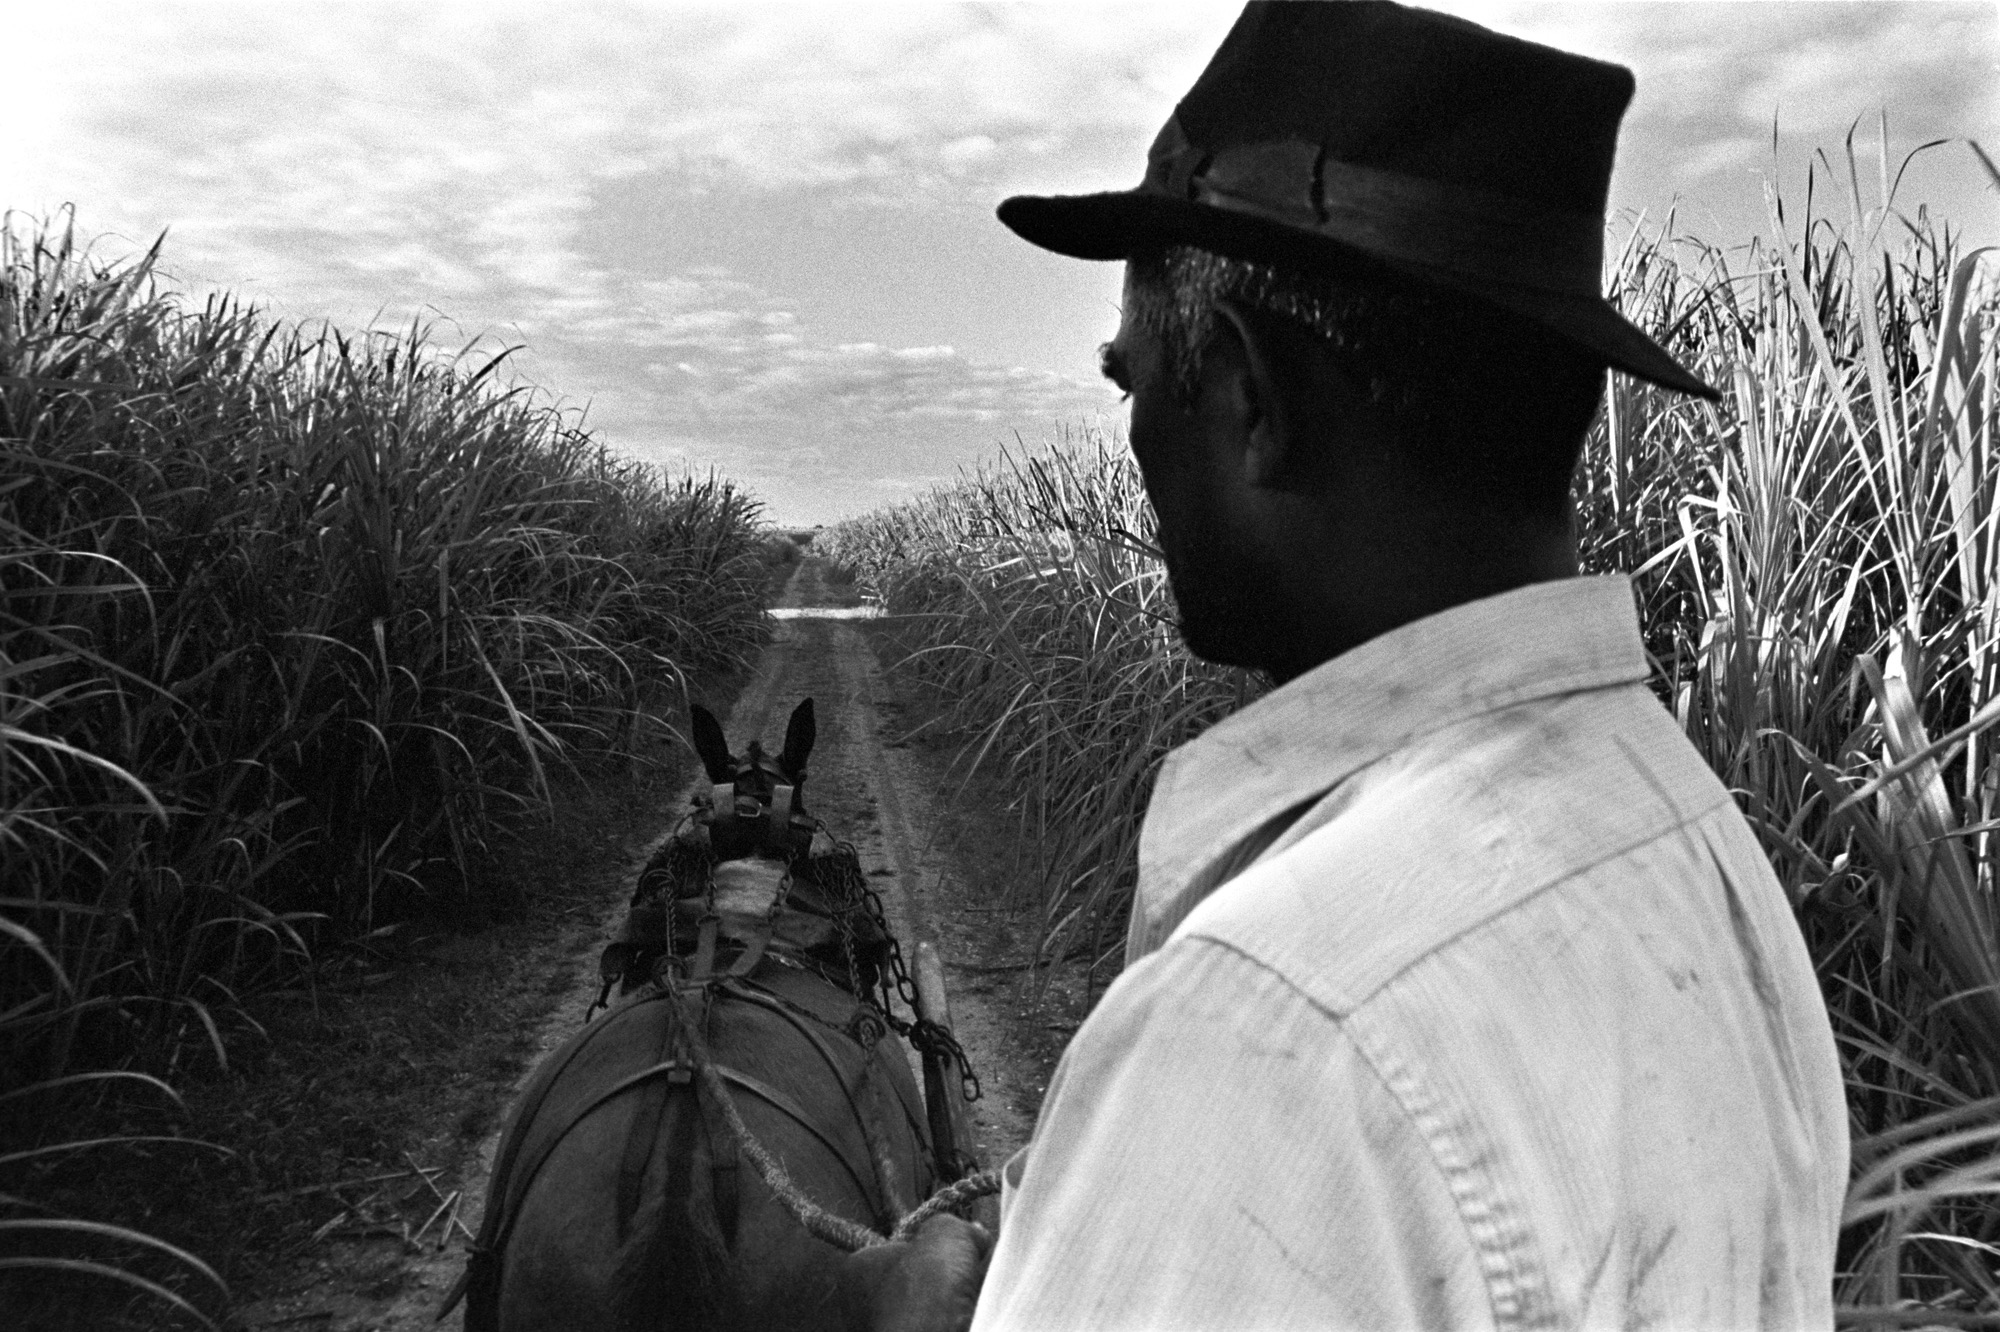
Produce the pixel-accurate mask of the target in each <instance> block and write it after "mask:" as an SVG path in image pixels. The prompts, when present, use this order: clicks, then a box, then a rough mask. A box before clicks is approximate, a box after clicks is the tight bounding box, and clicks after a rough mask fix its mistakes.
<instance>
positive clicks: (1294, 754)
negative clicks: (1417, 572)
mask: <svg viewBox="0 0 2000 1332" xmlns="http://www.w3.org/2000/svg"><path fill="white" fill-rule="evenodd" d="M1649 674H1650V667H1649V666H1648V663H1647V660H1646V653H1645V647H1644V645H1643V643H1642V642H1641V640H1640V638H1639V630H1638V622H1637V616H1636V614H1635V612H1634V608H1633V602H1632V585H1631V580H1630V579H1628V578H1625V577H1623V576H1622V575H1621V576H1612V577H1589V578H1565V579H1560V580H1557V581H1555V582H1547V583H1531V584H1529V585H1527V586H1525V587H1520V588H1516V589H1514V590H1513V591H1510V592H1503V593H1501V594H1500V595H1498V596H1494V597H1486V598H1483V599H1481V600H1479V601H1472V602H1467V603H1465V604H1464V605H1460V606H1454V607H1452V608H1451V609H1449V610H1446V611H1441V612H1439V613H1438V614H1436V615H1430V616H1426V617H1425V618H1423V619H1421V620H1416V621H1413V622H1411V623H1409V624H1406V625H1403V626H1402V627H1401V628H1398V629H1393V630H1391V631H1390V632H1388V633H1386V634H1383V635H1381V636H1379V637H1377V638H1372V639H1370V640H1369V641H1367V642H1366V643H1363V644H1361V646H1359V647H1357V648H1353V649H1351V650H1350V651H1347V652H1344V653H1342V654H1341V655H1340V656H1338V657H1335V658H1334V659H1333V660H1331V661H1328V662H1326V663H1324V664H1322V665H1320V666H1318V667H1315V668H1314V669H1313V670H1311V671H1308V672H1307V673H1306V674H1304V675H1302V676H1299V677H1298V678H1297V679H1295V680H1292V681H1291V682H1289V683H1288V684H1286V685H1284V686H1283V687H1281V688H1279V689H1276V690H1274V691H1272V692H1271V693H1270V694H1267V695H1265V696H1264V697H1263V698H1261V699H1259V700H1258V701H1257V702H1255V703H1253V704H1251V705H1250V706H1249V707H1247V708H1245V709H1243V710H1242V711H1241V712H1238V713H1235V714H1233V715H1232V716H1229V717H1227V718H1225V719H1223V720H1222V721H1220V722H1217V723H1216V724H1215V725H1214V726H1212V727H1210V728H1209V729H1208V730H1207V731H1205V732H1203V733H1202V734H1201V735H1200V736H1198V737H1196V738H1195V739H1194V740H1191V741H1189V742H1188V743H1187V744H1185V745H1182V746H1181V747H1180V748H1179V749H1176V750H1175V751H1174V752H1173V753H1171V754H1169V755H1168V756H1167V760H1166V763H1165V764H1164V765H1163V766H1162V767H1161V769H1160V776H1159V780H1158V781H1157V782H1156V783H1155V785H1154V787H1153V797H1152V801H1151V803H1150V804H1149V805H1148V806H1147V810H1146V822H1145V826H1144V827H1143V828H1142V829H1141V831H1140V836H1139V900H1138V901H1137V902H1136V903H1135V904H1134V907H1133V911H1134V916H1135V920H1134V929H1135V938H1137V937H1138V936H1139V932H1140V930H1141V928H1142V923H1143V928H1144V933H1145V934H1146V935H1147V936H1150V938H1151V939H1152V940H1153V941H1157V940H1159V939H1162V938H1164V937H1165V934H1166V932H1167V931H1169V930H1171V929H1172V928H1173V925H1174V923H1175V922H1177V921H1178V920H1179V918H1180V917H1181V916H1184V915H1186V913H1187V912H1188V911H1189V910H1191V909H1192V908H1193V907H1194V905H1195V904H1196V902H1198V901H1199V900H1200V898H1201V896H1205V895H1206V890H1208V889H1212V888H1213V887H1214V886H1215V885H1214V884H1213V883H1205V882H1204V880H1205V879H1207V878H1208V877H1210V876H1211V875H1212V874H1213V871H1214V868H1215V867H1216V866H1217V865H1218V864H1221V863H1225V862H1226V861H1227V859H1228V857H1229V854H1230V852H1231V850H1232V849H1233V848H1234V847H1235V846H1236V845H1237V844H1238V843H1239V842H1241V841H1242V840H1243V839H1244V838H1246V837H1248V836H1250V835H1251V834H1252V833H1254V832H1256V831H1257V829H1258V828H1259V827H1260V826H1262V825H1263V824H1265V823H1267V822H1268V821H1270V820H1271V819H1273V818H1275V817H1276V816H1277V815H1279V814H1282V813H1284V812H1285V811H1286V810H1289V809H1292V808H1294V807H1296V806H1298V805H1300V804H1303V803H1304V802H1306V801H1309V800H1313V799H1315V798H1317V797H1318V796H1320V795H1323V794H1325V793H1326V792H1327V791H1329V790H1331V789H1332V788H1333V787H1335V786H1337V785H1338V784H1339V783H1340V782H1341V781H1343V780H1344V779H1346V778H1347V777H1348V776H1350V775H1351V774H1353V773H1355V772H1358V771H1360V770H1361V769H1362V768H1365V767H1367V766H1368V765H1369V764H1371V763H1374V762H1375V761H1376V760H1377V759H1380V758H1382V757H1384V756H1385V755H1387V754H1390V753H1393V752H1395V751H1396V750H1397V749H1400V748H1402V747H1403V746H1404V745H1407V744H1409V743H1410V742H1411V741H1413V740H1415V739H1417V738H1418V737H1420V736H1423V735H1427V734H1429V733H1430V732H1433V731H1437V730H1441V729H1443V728H1445V727H1447V726H1451V725H1454V724H1456V723H1458V722H1462V721H1466V720H1468V719H1470V718H1473V717H1476V716H1479V715H1480V714H1482V713H1486V712H1492V711H1494V710H1496V709H1499V708H1504V707H1509V706H1511V705H1514V704H1517V703H1524V702H1527V701H1529V700H1531V699H1537V698H1545V697H1549V696H1552V695H1556V694H1567V693H1574V692H1577V691H1579V690H1585V689H1603V688H1609V687H1612V686H1616V685H1623V684H1631V683H1634V682H1636V681H1641V680H1644V679H1646V678H1647V676H1648V675H1649ZM1191 889H1193V890H1198V891H1190V890H1191Z"/></svg>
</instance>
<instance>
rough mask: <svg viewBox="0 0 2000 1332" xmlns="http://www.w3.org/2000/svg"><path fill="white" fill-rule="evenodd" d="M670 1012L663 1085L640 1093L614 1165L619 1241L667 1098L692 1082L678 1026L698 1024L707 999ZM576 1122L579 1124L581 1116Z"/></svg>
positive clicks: (643, 1178)
mask: <svg viewBox="0 0 2000 1332" xmlns="http://www.w3.org/2000/svg"><path fill="white" fill-rule="evenodd" d="M671 1011H672V1014H673V1016H672V1017H671V1018H670V1019H669V1020H668V1022H667V1024H666V1030H665V1031H664V1032H663V1033H661V1040H660V1054H661V1055H662V1056H664V1057H665V1066H666V1069H667V1076H666V1078H665V1080H664V1081H654V1082H650V1083H648V1084H647V1085H646V1087H645V1089H644V1090H643V1091H641V1092H640V1094H639V1102H638V1106H637V1107H636V1108H635V1109H634V1111H633V1116H632V1130H631V1132H629V1133H627V1134H626V1135H625V1153H624V1155H623V1156H622V1157H620V1158H619V1162H618V1210H617V1213H616V1216H617V1219H618V1237H619V1238H620V1239H621V1240H622V1239H624V1238H625V1228H626V1227H627V1226H629V1225H630V1224H631V1222H632V1218H633V1216H634V1215H635V1214H637V1212H638V1210H639V1201H640V1196H641V1193H642V1192H643V1189H644V1185H645V1182H646V1165H647V1163H648V1162H650V1161H651V1160H652V1159H653V1152H654V1148H655V1147H656V1146H657V1145H658V1141H659V1136H660V1120H661V1119H662V1118H663V1117H664V1116H665V1115H666V1112H667V1097H668V1096H669V1095H670V1094H671V1093H672V1092H673V1091H674V1090H675V1089H676V1088H679V1087H684V1086H687V1085H688V1084H689V1083H690V1082H692V1081H693V1079H694V1061H693V1060H692V1059H691V1058H690V1057H689V1051H688V1035H687V1032H686V1031H685V1030H684V1029H683V1027H682V1024H683V1023H684V1022H687V1021H694V1022H701V1021H703V1020H705V1019H706V1018H707V1016H708V996H707V995H706V994H705V993H704V994H703V996H702V1002H701V1007H700V1008H699V1009H698V1010H697V1011H696V1013H695V1014H693V1015H690V1014H689V1013H688V1011H687V1010H686V1009H683V1008H681V1007H680V1006H679V1005H675V1006H674V1008H673V1009H672V1010H671ZM676 1073H678V1075H679V1076H676ZM591 1108H595V1107H594V1106H593V1107H591ZM584 1113H585V1114H587V1113H589V1110H588V1109H586V1110H585V1112H584ZM577 1118H578V1120H581V1119H582V1118H583V1115H581V1114H580V1115H578V1116H577ZM564 1131H565V1132H567V1131H568V1130H564ZM671 1164H673V1163H670V1165H671Z"/></svg>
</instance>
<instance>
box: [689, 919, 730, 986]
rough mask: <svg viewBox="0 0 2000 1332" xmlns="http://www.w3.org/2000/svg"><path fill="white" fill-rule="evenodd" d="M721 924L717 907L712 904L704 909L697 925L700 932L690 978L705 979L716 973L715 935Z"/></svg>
mask: <svg viewBox="0 0 2000 1332" xmlns="http://www.w3.org/2000/svg"><path fill="white" fill-rule="evenodd" d="M721 926H722V921H721V919H720V918H719V917H717V916H716V914H715V908H714V906H713V904H711V905H710V906H709V907H708V908H707V909H705V910H704V911H703V913H702V917H701V922H700V924H699V925H698V926H697V927H696V928H697V930H698V931H699V933H698V934H697V936H696V938H695V945H694V963H693V965H692V966H691V967H690V968H689V971H688V978H689V979H690V980H695V981H705V980H707V979H708V978H709V977H710V976H711V975H713V974H714V972H715V935H716V932H717V930H719V929H720V928H721Z"/></svg>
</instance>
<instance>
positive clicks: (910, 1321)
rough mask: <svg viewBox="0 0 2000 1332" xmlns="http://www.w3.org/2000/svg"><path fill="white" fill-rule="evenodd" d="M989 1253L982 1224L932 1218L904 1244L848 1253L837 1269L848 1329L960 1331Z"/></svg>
mask: <svg viewBox="0 0 2000 1332" xmlns="http://www.w3.org/2000/svg"><path fill="white" fill-rule="evenodd" d="M992 1256H993V1237H992V1236H991V1235H989V1234H988V1233H987V1232H986V1228H985V1227H984V1226H976V1225H973V1224H971V1223H970V1222H966V1221H961V1220H959V1219H958V1218H957V1217H955V1216H947V1215H939V1216H934V1217H932V1218H931V1219H930V1220H928V1221H926V1222H924V1224H923V1225H922V1226H921V1227H920V1228H919V1229H918V1230H917V1233H916V1236H915V1238H913V1239H912V1240H910V1242H909V1243H907V1244H878V1245H876V1246H875V1247H873V1248H870V1249H863V1250H861V1252H859V1253H855V1254H849V1255H848V1258H847V1264H846V1266H845V1267H844V1268H842V1270H841V1273H840V1304H841V1309H842V1311H843V1312H844V1313H845V1314H846V1316H847V1327H848V1332H964V1329H966V1328H968V1327H970V1326H972V1308H973V1305H975V1304H976V1303H978V1301H979V1283H980V1282H981V1281H982V1280H984V1279H985V1277H986V1261H987V1259H989V1258H991V1257H992Z"/></svg>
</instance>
